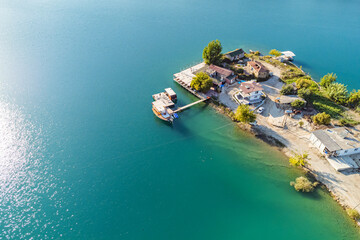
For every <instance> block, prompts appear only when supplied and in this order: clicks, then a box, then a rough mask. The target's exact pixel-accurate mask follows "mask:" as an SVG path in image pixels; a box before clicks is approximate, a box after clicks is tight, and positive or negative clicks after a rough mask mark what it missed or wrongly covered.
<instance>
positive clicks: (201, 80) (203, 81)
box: [190, 72, 213, 93]
mask: <svg viewBox="0 0 360 240" xmlns="http://www.w3.org/2000/svg"><path fill="white" fill-rule="evenodd" d="M212 85H213V82H212V80H211V78H210V77H209V76H208V75H207V74H206V73H204V72H199V73H197V74H196V75H195V77H193V79H192V81H191V84H190V86H191V87H192V88H194V89H196V90H197V91H201V92H203V93H206V92H208V91H209V90H210V88H211V86H212Z"/></svg>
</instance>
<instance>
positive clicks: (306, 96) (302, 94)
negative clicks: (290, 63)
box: [297, 88, 311, 100]
mask: <svg viewBox="0 0 360 240" xmlns="http://www.w3.org/2000/svg"><path fill="white" fill-rule="evenodd" d="M297 93H298V95H299V97H301V98H303V99H306V100H308V99H309V98H310V96H311V91H310V89H307V88H301V89H299V90H298V92H297Z"/></svg>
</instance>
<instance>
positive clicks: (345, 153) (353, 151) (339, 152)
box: [336, 148, 360, 156]
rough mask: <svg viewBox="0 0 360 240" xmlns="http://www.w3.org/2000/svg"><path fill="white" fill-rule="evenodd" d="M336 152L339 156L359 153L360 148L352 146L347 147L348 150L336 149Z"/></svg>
mask: <svg viewBox="0 0 360 240" xmlns="http://www.w3.org/2000/svg"><path fill="white" fill-rule="evenodd" d="M336 153H337V154H338V155H339V156H345V155H351V154H357V153H360V148H351V149H346V150H339V151H336Z"/></svg>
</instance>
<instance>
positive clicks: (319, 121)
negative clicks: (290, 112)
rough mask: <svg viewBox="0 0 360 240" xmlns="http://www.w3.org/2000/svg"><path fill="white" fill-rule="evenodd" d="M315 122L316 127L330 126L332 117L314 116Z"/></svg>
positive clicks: (324, 114) (320, 114) (321, 114)
mask: <svg viewBox="0 0 360 240" xmlns="http://www.w3.org/2000/svg"><path fill="white" fill-rule="evenodd" d="M313 121H314V123H315V124H316V125H329V124H330V121H331V116H330V115H329V114H327V113H324V112H323V113H318V114H316V115H315V116H313Z"/></svg>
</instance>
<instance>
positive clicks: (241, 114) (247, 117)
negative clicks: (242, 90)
mask: <svg viewBox="0 0 360 240" xmlns="http://www.w3.org/2000/svg"><path fill="white" fill-rule="evenodd" d="M235 119H236V120H237V121H239V122H242V123H251V122H254V121H255V120H256V115H255V113H254V112H252V111H251V110H250V108H249V106H248V105H243V104H241V105H239V107H238V108H237V109H236V112H235Z"/></svg>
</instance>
